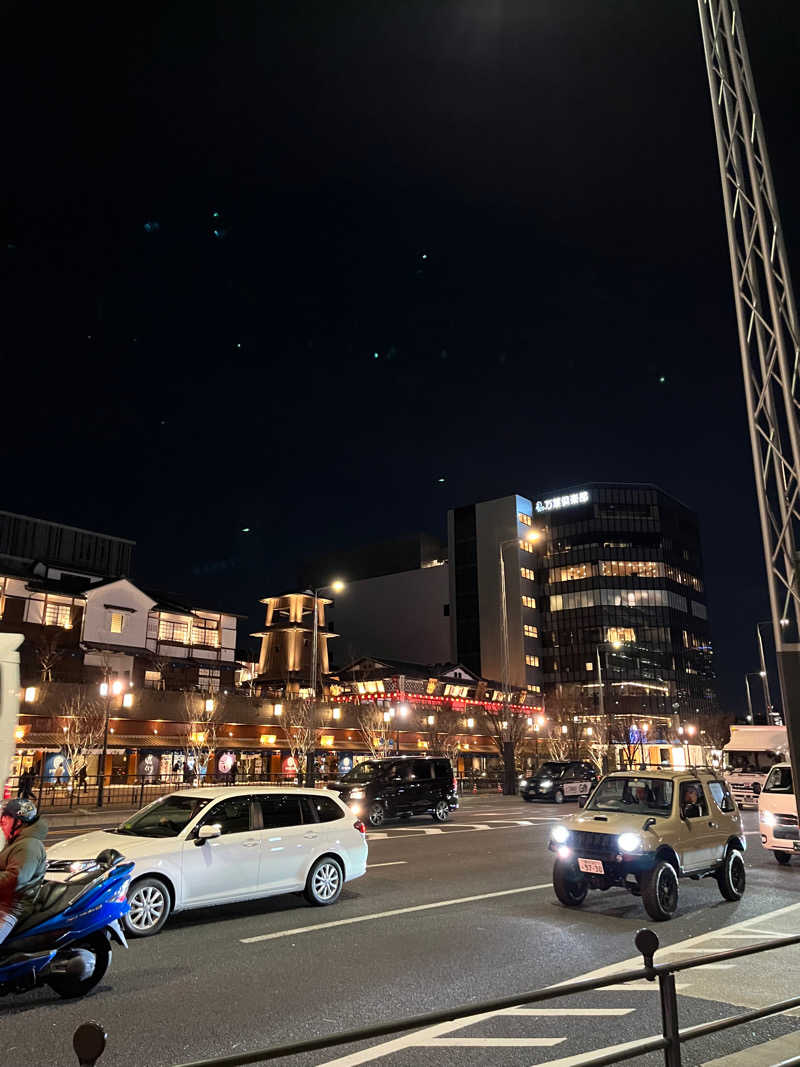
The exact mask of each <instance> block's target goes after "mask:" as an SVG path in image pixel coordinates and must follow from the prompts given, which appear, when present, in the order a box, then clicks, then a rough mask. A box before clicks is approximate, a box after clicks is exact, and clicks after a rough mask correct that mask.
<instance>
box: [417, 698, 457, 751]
mask: <svg viewBox="0 0 800 1067" xmlns="http://www.w3.org/2000/svg"><path fill="white" fill-rule="evenodd" d="M416 718H417V723H416V729H417V732H418V733H420V734H421V735H422V737H423V738H424V740H425V741H427V747H428V752H429V753H430V754H431V755H432V756H447V758H448V759H449V760H450V762H451V763H452V762H453V761H454V760H455V759H456V758H457V756H458V748H459V741H460V736H461V733H462V732H463V730H464V724H463V721H462V717H461V714H460V713H459V712H458V711H456V710H455V708H454V707H453V705H452V704H442V705H441V706H440V707H439V709H438V711H433V710H432V709H428V708H425V707H423V708H421V709H417V715H416Z"/></svg>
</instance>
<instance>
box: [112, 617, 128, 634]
mask: <svg viewBox="0 0 800 1067" xmlns="http://www.w3.org/2000/svg"><path fill="white" fill-rule="evenodd" d="M124 629H125V616H124V615H123V614H122V612H121V611H112V612H111V632H112V634H121V633H122V631H123V630H124Z"/></svg>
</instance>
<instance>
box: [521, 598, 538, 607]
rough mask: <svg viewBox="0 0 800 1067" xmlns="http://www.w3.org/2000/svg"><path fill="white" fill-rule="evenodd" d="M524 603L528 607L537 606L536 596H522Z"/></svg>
mask: <svg viewBox="0 0 800 1067" xmlns="http://www.w3.org/2000/svg"><path fill="white" fill-rule="evenodd" d="M522 603H523V605H524V606H525V607H526V608H535V607H536V598H535V597H532V596H524V597H523V598H522Z"/></svg>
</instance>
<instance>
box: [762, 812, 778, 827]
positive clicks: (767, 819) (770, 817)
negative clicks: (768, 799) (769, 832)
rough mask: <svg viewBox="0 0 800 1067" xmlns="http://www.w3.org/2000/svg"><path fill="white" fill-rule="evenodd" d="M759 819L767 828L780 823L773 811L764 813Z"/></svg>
mask: <svg viewBox="0 0 800 1067" xmlns="http://www.w3.org/2000/svg"><path fill="white" fill-rule="evenodd" d="M759 819H760V820H761V822H763V823H764V825H765V826H774V825H775V823H776V822H777V821H778V820H777V819H776V818H775V815H774V814H773V812H771V811H762V812H761V814H760V815H759Z"/></svg>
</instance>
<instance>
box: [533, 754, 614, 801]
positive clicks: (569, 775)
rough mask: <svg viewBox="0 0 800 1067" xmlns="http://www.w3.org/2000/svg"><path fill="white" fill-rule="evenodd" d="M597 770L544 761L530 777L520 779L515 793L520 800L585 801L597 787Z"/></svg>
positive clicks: (573, 762) (575, 762) (588, 765)
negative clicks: (582, 799)
mask: <svg viewBox="0 0 800 1067" xmlns="http://www.w3.org/2000/svg"><path fill="white" fill-rule="evenodd" d="M597 779H598V774H597V768H596V767H595V766H594V765H593V764H591V763H585V762H584V761H583V760H548V762H547V763H543V764H542V765H541V767H540V768H539V769H538V771H536V772H535V773H534V774H532V775H530V777H528V778H523V779H522V781H521V782H520V783H519V792H520V796H521V797H522V799H523V800H529V801H533V800H550V801H553V802H555V803H556V804H562V803H563V802H564V801H565V800H577V799H578V797H588V795H589V793H591V791H592V790H593V789H594V787H595V786H596V785H597Z"/></svg>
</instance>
